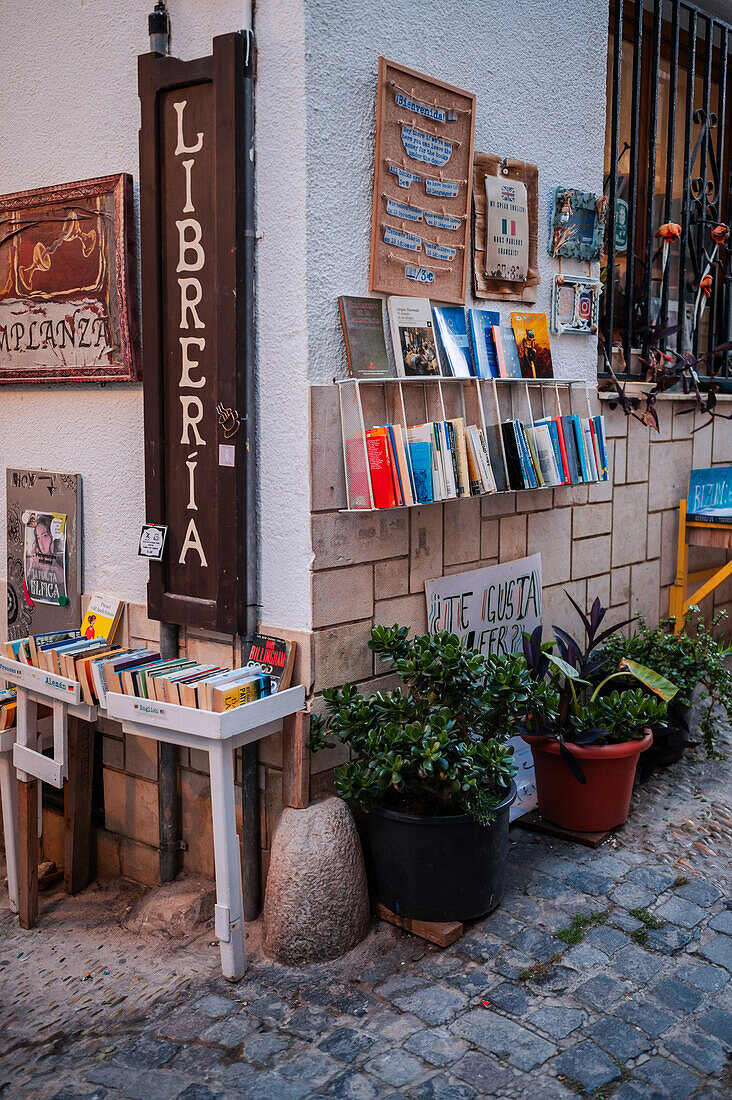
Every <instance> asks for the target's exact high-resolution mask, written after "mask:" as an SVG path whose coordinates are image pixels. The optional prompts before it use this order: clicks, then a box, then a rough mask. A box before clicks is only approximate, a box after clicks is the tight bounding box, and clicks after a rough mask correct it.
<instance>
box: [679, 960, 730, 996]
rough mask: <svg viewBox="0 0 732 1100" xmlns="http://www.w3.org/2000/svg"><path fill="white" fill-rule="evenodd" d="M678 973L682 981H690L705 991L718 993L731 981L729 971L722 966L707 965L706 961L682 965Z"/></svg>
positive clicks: (696, 987) (690, 983) (695, 986)
mask: <svg viewBox="0 0 732 1100" xmlns="http://www.w3.org/2000/svg"><path fill="white" fill-rule="evenodd" d="M676 973H677V977H678V978H680V979H681V981H682V982H688V983H689V985H693V986H694V988H695V989H701V990H703V991H704V992H705V993H716V992H717V990H718V989H721V988H722V986H723V985H726V984H727V982H728V981H729V973H728V972H727V971H726V970H724V969H723V968H722V967H721V966H707V965H706V964H705V963H702V964H701V965H698V966H697V965H694V964H691V965H689V966H682V967H680V968H679V970H678V971H677V972H676Z"/></svg>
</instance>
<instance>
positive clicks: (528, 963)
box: [493, 951, 535, 982]
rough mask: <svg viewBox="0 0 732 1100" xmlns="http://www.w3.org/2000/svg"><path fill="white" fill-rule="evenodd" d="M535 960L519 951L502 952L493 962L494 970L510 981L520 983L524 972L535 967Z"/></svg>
mask: <svg viewBox="0 0 732 1100" xmlns="http://www.w3.org/2000/svg"><path fill="white" fill-rule="evenodd" d="M534 961H535V960H534V959H531V958H529V956H528V955H521V954H519V952H518V951H501V952H500V953H499V954H498V955H496V957H495V959H494V960H493V969H494V970H495V972H496V974H500V975H501V976H502V977H504V978H508V979H509V981H513V982H515V981H518V980H519V978H520V977H521V974H523V973H524V971H526V970H529V969H530V968H531V967H532V966H533V965H534Z"/></svg>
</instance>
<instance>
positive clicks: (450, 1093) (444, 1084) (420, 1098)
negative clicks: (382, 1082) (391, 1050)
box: [391, 1074, 476, 1100]
mask: <svg viewBox="0 0 732 1100" xmlns="http://www.w3.org/2000/svg"><path fill="white" fill-rule="evenodd" d="M409 1095H410V1097H411V1098H412V1100H473V1097H474V1096H475V1095H476V1093H475V1091H474V1090H473V1089H471V1088H470V1086H469V1085H466V1084H463V1083H462V1082H456V1081H451V1080H450V1078H449V1077H446V1076H445V1075H444V1074H437V1075H436V1076H434V1077H430V1079H429V1081H424V1082H423V1083H422V1084H421V1085H417V1086H415V1088H413V1089H410V1091H409ZM391 1100H396V1098H395V1097H394V1096H393V1095H392V1097H391Z"/></svg>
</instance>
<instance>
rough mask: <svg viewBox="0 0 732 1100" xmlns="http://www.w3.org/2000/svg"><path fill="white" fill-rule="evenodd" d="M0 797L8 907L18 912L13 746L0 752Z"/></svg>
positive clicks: (15, 791)
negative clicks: (0, 802) (0, 801)
mask: <svg viewBox="0 0 732 1100" xmlns="http://www.w3.org/2000/svg"><path fill="white" fill-rule="evenodd" d="M0 799H1V800H2V804H3V833H4V836H5V862H6V865H7V872H8V896H9V898H10V908H11V909H12V911H13V912H14V913H17V912H18V782H17V780H16V778H15V768H14V767H13V747H12V745H11V746H10V748H9V749H8V750H7V751H4V752H0Z"/></svg>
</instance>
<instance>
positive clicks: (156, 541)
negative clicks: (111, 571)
mask: <svg viewBox="0 0 732 1100" xmlns="http://www.w3.org/2000/svg"><path fill="white" fill-rule="evenodd" d="M167 534H168V528H167V527H166V526H165V525H164V524H160V523H146V524H145V526H144V527H143V528H142V531H141V532H140V545H139V547H138V549H137V556H138V558H151V559H152V560H153V561H162V560H163V550H164V549H165V538H166V536H167Z"/></svg>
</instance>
